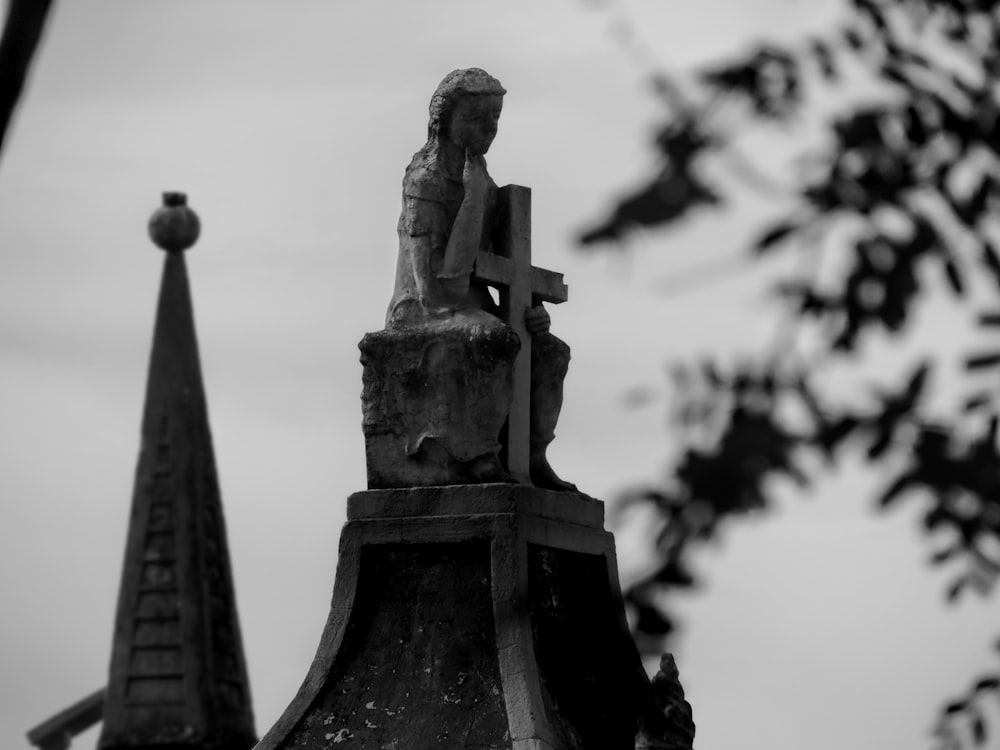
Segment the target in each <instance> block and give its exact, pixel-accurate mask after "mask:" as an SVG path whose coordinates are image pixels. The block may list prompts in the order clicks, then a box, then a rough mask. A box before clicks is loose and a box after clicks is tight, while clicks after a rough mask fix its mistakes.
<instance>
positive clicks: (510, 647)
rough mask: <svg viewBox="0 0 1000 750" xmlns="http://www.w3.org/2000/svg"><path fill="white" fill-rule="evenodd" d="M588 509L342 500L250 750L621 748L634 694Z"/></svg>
mask: <svg viewBox="0 0 1000 750" xmlns="http://www.w3.org/2000/svg"><path fill="white" fill-rule="evenodd" d="M603 516H604V506H603V503H601V502H600V501H598V500H594V499H593V498H590V497H587V496H586V495H582V494H577V493H565V492H560V493H556V492H550V491H546V490H539V489H536V488H531V487H524V486H519V485H513V484H480V485H457V486H450V487H424V488H411V489H406V490H392V489H387V490H369V491H366V492H359V493H356V494H354V495H352V496H351V498H350V500H349V504H348V522H347V524H346V525H345V527H344V530H343V533H342V536H341V542H340V563H339V568H338V570H337V579H336V584H335V586H334V593H333V603H332V606H331V609H330V615H329V619H328V621H327V624H326V628H325V630H324V631H323V635H322V638H321V642H320V645H319V649H318V651H317V653H316V657H315V660H314V661H313V664H312V666H311V668H310V670H309V673H308V674H307V676H306V679H305V681H304V683H303V685H302V687H301V689H300V690H299V692H298V694H297V695H296V697H295V699H294V700H293V701H292V703H291V705H289V707H288V708H287V709H286V711H285V712H284V714H283V715H282V716H281V718H280V719H279V720H278V722H277V724H275V726H274V727H273V728H272V729H271V731H270V732H268V733H267V735H266V736H265V737H264V738H263V739H262V740H261V742H260V743H259V744H258V745H257V750H277V748H331V747H337V748H345V749H348V748H371V749H375V748H399V749H400V750H403V749H404V748H406V749H407V750H423V749H425V748H426V749H427V750H430V748H470V749H471V748H476V749H477V750H483V749H485V748H506V749H509V750H563V749H568V748H586V749H588V750H591V749H592V750H625V749H626V748H628V749H629V750H631V749H632V748H634V747H635V746H636V733H637V728H638V727H639V726H640V724H642V725H643V726H645V725H646V721H645V720H644V718H643V717H642V716H641V715H643V714H644V713H646V712H648V707H649V706H650V705H652V701H651V699H650V686H649V681H648V679H647V678H646V675H645V673H644V672H643V670H642V666H641V664H640V660H639V657H638V655H637V653H636V651H635V647H634V645H633V643H632V641H631V639H630V637H629V635H628V631H627V628H626V624H625V620H624V613H623V610H622V606H621V601H620V594H619V588H618V575H617V570H616V562H615V552H614V541H613V538H612V536H611V534H609V533H608V532H606V531H604V528H603Z"/></svg>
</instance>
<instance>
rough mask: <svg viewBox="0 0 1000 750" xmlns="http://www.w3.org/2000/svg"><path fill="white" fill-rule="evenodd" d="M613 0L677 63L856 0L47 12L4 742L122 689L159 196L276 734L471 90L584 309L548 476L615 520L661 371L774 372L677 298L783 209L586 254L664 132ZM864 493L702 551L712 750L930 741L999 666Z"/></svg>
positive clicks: (17, 374)
mask: <svg viewBox="0 0 1000 750" xmlns="http://www.w3.org/2000/svg"><path fill="white" fill-rule="evenodd" d="M621 7H626V8H628V9H629V13H630V17H631V18H632V19H633V20H635V21H636V22H637V23H638V27H639V28H640V29H641V32H642V33H643V34H644V35H645V37H646V39H647V40H648V41H649V42H651V43H652V45H653V47H654V49H655V50H656V51H657V54H659V55H660V56H661V59H662V60H663V61H665V62H668V63H670V64H676V65H679V66H685V65H688V64H690V62H691V61H693V60H696V59H700V58H704V57H707V56H711V55H712V54H714V53H717V52H719V51H723V50H726V49H728V48H729V47H730V46H731V45H732V44H733V43H734V41H736V40H739V39H743V38H752V37H754V36H758V35H762V34H782V33H793V32H794V31H795V30H796V29H800V28H803V27H805V26H809V25H810V24H819V25H822V24H823V23H825V22H826V21H825V19H828V18H829V16H830V14H831V12H832V11H831V8H832V9H835V8H836V4H835V3H832V2H831V3H826V2H818V1H817V2H807V1H806V0H711V1H708V0H700V1H699V2H697V3H694V2H688V3H681V2H663V1H661V2H656V1H655V0H635V1H634V2H630V3H628V4H626V5H624V6H620V5H615V4H608V3H603V2H596V1H593V0H592V1H590V2H584V1H583V0H556V1H555V2H551V3H538V2H535V1H533V0H508V2H505V3H488V2H480V1H476V2H469V1H468V0H466V1H462V0H424V2H420V3H392V2H388V1H387V0H342V1H341V2H320V0H299V2H296V3H288V2H278V1H277V0H270V1H267V0H239V1H238V2H237V1H236V0H215V1H214V2H212V3H205V2H194V0H183V1H181V0H171V1H170V2H167V1H166V0H147V1H146V2H143V3H136V2H127V1H125V0H74V2H63V3H59V4H57V7H56V10H55V13H54V15H53V19H52V24H51V28H50V31H49V34H48V36H47V39H46V40H45V43H44V46H43V47H42V49H41V54H40V57H39V60H38V63H37V65H36V67H35V70H34V75H33V77H32V80H31V87H30V88H29V90H28V95H27V97H26V99H25V100H24V102H23V105H22V108H21V110H20V112H19V114H18V117H17V119H16V121H15V124H14V129H13V131H12V133H11V134H10V138H9V141H8V146H7V152H6V153H5V154H4V157H3V162H2V163H0V248H2V252H0V376H2V381H0V382H2V385H3V387H2V388H0V415H2V420H0V494H2V496H3V497H4V498H5V504H4V507H5V510H6V519H5V521H4V523H3V524H0V557H2V559H0V592H2V594H3V599H4V602H5V604H4V608H3V610H4V615H3V617H2V618H0V744H2V745H3V746H4V747H8V748H13V747H18V746H19V745H20V746H23V745H24V744H25V741H24V739H23V733H24V731H25V730H26V729H28V728H29V727H30V726H32V725H33V724H35V723H36V722H37V721H40V720H41V719H44V718H46V717H48V716H49V715H51V714H52V713H54V712H55V711H57V710H59V709H61V708H63V707H65V706H66V705H68V704H69V703H71V702H73V701H75V700H77V699H78V698H80V697H82V696H83V695H85V694H87V693H89V692H90V691H92V690H93V689H95V688H97V687H98V686H100V685H101V684H103V682H104V680H105V679H106V672H107V666H108V659H109V647H110V643H111V632H112V621H113V617H114V606H115V596H116V592H117V588H118V576H119V569H120V564H121V557H122V552H123V549H124V530H125V524H126V521H127V518H128V509H129V502H130V496H131V490H132V479H133V476H132V475H133V471H134V466H135V460H136V456H137V451H138V431H139V420H140V414H141V407H142V394H143V388H144V379H145V369H146V365H147V356H148V347H149V341H150V336H151V332H152V317H153V312H154V305H155V297H156V291H157V285H158V278H159V273H160V264H161V262H162V257H161V255H160V253H159V251H157V250H156V249H154V248H153V247H152V245H151V244H150V243H149V242H148V240H147V239H146V237H145V222H146V219H147V218H148V216H149V214H150V213H151V212H152V210H153V209H154V208H156V206H157V205H158V204H159V200H160V198H159V196H160V192H161V191H163V190H182V191H186V192H187V193H188V194H189V197H190V202H191V205H192V206H193V207H194V208H195V209H196V210H197V211H198V212H199V213H200V215H201V217H202V223H203V227H204V230H203V235H202V239H201V241H200V242H199V244H198V245H197V246H196V247H195V248H194V249H193V250H191V251H190V252H189V257H188V264H189V270H190V273H191V276H192V287H193V293H194V298H195V311H196V317H197V324H198V330H199V336H200V344H201V353H202V360H203V366H204V375H205V380H206V387H207V390H208V398H209V407H210V412H211V416H212V426H213V431H214V438H215V447H216V454H217V458H218V463H219V472H220V477H221V482H222V489H223V499H224V503H225V507H226V513H227V518H228V525H229V540H230V545H231V550H232V557H233V564H234V566H235V571H236V579H237V589H238V591H237V593H238V601H239V606H240V614H241V618H242V624H243V632H244V640H245V647H246V651H247V658H248V661H249V665H250V672H251V680H252V689H253V691H254V698H255V707H256V713H257V726H258V731H260V732H261V733H263V732H264V731H266V730H267V729H268V728H269V727H270V725H271V723H273V721H274V720H275V719H276V718H277V716H278V715H279V714H280V712H281V711H282V710H283V708H284V706H285V705H286V703H287V702H288V701H289V700H290V699H291V697H292V696H293V694H294V693H295V691H296V690H297V688H298V684H299V682H300V680H301V679H302V677H303V676H304V674H305V671H306V668H307V666H308V664H309V662H310V661H311V658H312V655H313V651H314V649H315V646H316V643H317V640H318V636H319V633H320V631H321V629H322V625H323V622H324V619H325V616H326V607H327V605H328V602H329V596H330V589H331V586H332V583H333V575H334V566H335V562H336V549H337V540H338V535H339V529H340V525H341V524H342V522H343V520H344V509H345V502H346V497H347V495H348V494H350V493H351V492H354V491H357V490H360V489H364V486H365V477H364V455H363V441H362V436H361V430H360V401H359V395H360V389H361V368H360V365H359V364H358V350H357V342H358V341H359V340H360V338H361V336H362V335H363V334H364V333H365V332H366V331H369V330H375V329H377V328H380V327H381V324H382V316H383V313H384V309H385V305H386V303H387V301H388V297H389V293H390V290H391V284H392V269H393V264H394V262H395V252H396V249H395V245H396V242H395V223H396V217H397V212H398V209H399V184H400V180H401V178H402V172H403V168H404V167H405V165H406V164H407V163H408V161H409V158H410V156H411V155H412V153H413V152H414V151H415V150H416V149H417V148H419V147H420V145H421V144H422V143H423V138H424V133H425V126H426V107H427V101H428V99H429V97H430V94H431V92H432V91H433V89H434V87H435V86H436V85H437V83H438V81H439V80H440V79H441V78H442V77H443V76H444V74H445V73H447V72H448V71H450V70H451V69H453V68H457V67H469V66H478V67H483V68H486V69H487V70H489V71H490V72H491V73H493V74H494V75H496V76H497V77H498V78H500V80H501V81H502V82H503V83H504V85H505V87H506V88H507V89H508V92H509V93H508V96H507V101H506V104H505V112H504V115H503V118H502V120H501V126H500V134H499V136H498V138H497V141H496V143H495V144H494V147H493V149H492V150H491V152H490V156H489V162H490V170H491V173H492V175H493V177H494V179H495V180H496V181H497V182H498V183H499V184H504V183H508V182H517V183H520V184H525V185H529V186H531V187H532V189H533V195H534V247H535V258H536V261H537V262H538V263H539V264H541V265H544V266H547V267H549V268H554V269H558V270H562V271H564V272H565V274H566V280H567V282H568V283H569V285H570V289H571V302H570V303H569V304H567V305H563V306H561V307H560V308H557V309H554V310H553V311H552V313H553V318H554V325H555V327H556V330H557V331H558V332H559V334H560V336H561V337H562V338H564V339H565V340H566V341H568V342H569V343H570V344H571V345H572V347H573V357H574V359H573V364H572V367H571V373H570V376H569V380H568V381H567V393H566V406H565V410H564V415H563V419H562V422H561V427H560V430H559V438H558V439H557V441H556V443H555V444H554V445H553V448H552V451H551V455H552V460H553V463H554V465H555V466H556V468H557V469H558V470H559V471H560V473H562V474H563V475H564V476H566V477H567V478H568V479H570V480H572V481H574V482H576V483H577V484H578V485H580V487H581V489H583V490H584V491H586V492H589V493H590V494H593V495H595V496H599V497H602V498H604V499H609V500H610V499H612V498H613V497H614V495H615V493H616V492H617V491H618V490H620V489H622V488H624V487H627V486H629V485H632V484H635V483H637V482H639V481H641V480H643V479H649V478H655V477H656V476H657V475H658V474H659V472H661V471H662V470H664V469H665V468H666V466H667V461H666V458H667V456H668V452H669V446H668V438H667V435H666V433H665V431H664V429H663V424H664V421H665V402H664V401H657V402H655V403H654V404H653V405H651V406H650V407H648V408H646V409H644V410H639V411H629V410H627V409H625V408H624V407H623V401H622V394H623V393H624V392H625V391H626V390H627V389H629V388H631V387H633V386H636V385H640V386H643V385H650V386H654V387H655V388H657V389H659V391H660V392H661V393H665V381H664V377H663V372H664V367H663V365H664V362H665V361H666V359H667V357H668V356H671V355H679V354H686V353H692V352H699V351H727V350H731V349H733V348H734V347H738V346H743V347H746V346H756V345H757V342H760V345H763V342H765V341H766V340H767V337H769V336H770V335H771V332H772V330H773V321H772V320H770V319H769V318H768V317H767V315H766V312H767V306H766V304H765V303H764V301H763V300H762V297H761V294H760V285H759V283H755V278H754V277H747V276H739V277H735V278H734V279H732V280H730V281H727V282H725V283H720V284H717V285H714V286H711V287H708V288H706V289H705V290H704V291H702V292H699V293H697V294H689V295H685V296H681V297H678V298H667V297H664V296H662V295H658V294H656V293H655V291H654V288H655V286H656V282H657V279H659V278H661V277H662V276H663V275H664V274H666V273H668V272H669V270H670V269H672V268H683V267H686V266H688V265H690V264H692V263H695V262H697V261H698V260H699V259H701V258H705V257H710V256H712V255H716V254H725V253H727V252H730V251H735V250H736V249H738V248H739V247H740V244H741V241H742V240H743V239H744V238H745V237H746V232H747V231H749V228H750V227H752V226H753V225H754V221H755V217H758V216H760V215H761V212H762V211H766V210H767V209H768V205H767V204H768V201H767V200H766V199H763V198H757V199H753V198H750V197H748V198H746V199H745V200H742V201H741V202H738V203H737V204H736V205H735V206H734V208H733V210H732V211H731V212H728V213H725V214H718V215H715V216H713V217H710V218H707V217H705V216H702V219H706V218H707V220H702V221H698V220H697V217H696V220H694V221H692V222H690V226H688V227H687V228H686V229H684V230H683V231H681V232H678V233H675V234H671V235H655V236H650V237H648V238H645V239H640V240H637V241H636V242H635V243H633V244H634V246H633V248H632V253H631V255H630V256H629V259H628V261H627V262H626V261H621V260H613V259H609V258H607V257H605V256H602V255H593V254H592V255H582V254H578V253H576V252H575V251H574V250H573V247H572V242H571V238H572V235H573V232H574V231H575V230H577V229H579V228H580V227H581V226H582V225H583V224H585V223H586V222H587V221H588V220H591V219H593V218H594V217H595V216H596V215H597V214H598V213H599V212H600V210H601V209H602V208H603V207H604V206H605V205H607V202H608V197H609V195H612V194H614V193H615V192H617V191H619V190H622V189H626V188H627V187H628V186H629V185H630V184H631V183H633V182H634V181H635V180H636V178H637V177H638V176H639V175H641V174H642V173H643V170H644V169H645V167H644V164H645V161H644V159H646V158H647V157H648V151H647V150H646V145H645V142H646V139H647V136H648V135H649V132H650V129H651V127H652V126H653V125H654V124H655V122H656V115H657V109H656V107H657V105H656V102H655V101H654V100H653V99H652V97H651V96H650V95H649V93H648V91H647V90H646V89H645V88H644V82H643V81H642V80H641V77H640V71H639V69H638V68H636V67H635V66H634V65H633V64H632V63H631V62H630V61H629V59H628V57H627V56H626V55H625V54H624V53H623V51H622V49H621V47H620V46H619V45H617V44H616V43H615V42H614V41H613V38H612V36H611V34H610V33H609V27H610V24H611V23H613V20H614V18H615V16H616V14H617V13H619V12H620V8H621ZM821 14H822V15H821ZM756 281H758V282H759V277H757V278H756ZM944 316H945V312H944V311H943V310H941V311H939V318H942V319H941V320H938V322H937V325H938V326H939V327H942V328H941V329H942V330H943V329H944V328H946V327H947V326H948V325H955V324H956V321H955V320H954V319H951V320H948V319H944ZM785 494H789V493H785ZM870 496H871V490H870V482H869V481H867V480H866V478H865V477H863V476H861V475H860V474H857V473H855V472H851V473H848V474H847V475H846V476H842V477H840V478H839V479H837V480H836V481H835V482H832V483H831V484H830V485H829V486H828V487H825V488H824V489H823V491H822V492H820V493H818V494H817V496H815V497H812V498H809V499H806V500H799V499H798V498H789V499H787V501H783V503H782V507H783V512H782V513H781V514H779V515H773V516H769V517H767V518H765V519H763V520H761V521H760V522H751V523H746V524H743V525H741V526H739V527H734V528H733V529H731V531H730V533H727V534H726V535H725V545H724V546H722V547H720V548H719V549H718V550H710V551H708V552H706V553H705V554H704V555H703V558H702V559H701V561H700V562H701V569H702V572H703V573H704V575H705V577H706V579H707V580H708V582H709V584H710V587H709V588H708V589H707V590H706V593H705V594H704V595H698V596H690V597H685V598H684V599H683V600H681V601H679V602H678V606H679V609H680V610H681V611H682V612H683V614H684V616H685V626H686V630H685V633H684V635H683V637H682V638H681V639H680V642H679V644H678V648H677V659H678V663H679V665H680V668H681V672H682V677H683V680H684V684H685V687H686V689H687V693H688V696H689V698H690V700H691V702H692V703H693V705H694V710H695V720H696V722H697V724H698V739H697V744H698V747H700V748H703V749H704V750H709V748H727V747H737V746H746V745H747V744H750V745H751V746H754V747H768V748H771V750H801V749H802V748H804V747H808V748H810V749H811V750H841V749H842V748H844V747H852V748H855V749H856V750H885V748H914V747H923V746H925V745H926V742H925V737H926V736H925V731H926V728H927V721H928V720H929V719H930V718H931V717H932V716H933V713H934V710H935V707H936V706H937V704H938V702H939V701H940V700H941V699H942V698H944V697H945V696H947V695H950V694H951V693H952V692H953V691H955V690H958V689H961V688H963V687H964V686H965V684H966V680H967V678H969V677H971V676H973V675H974V674H976V673H977V671H978V669H979V666H980V665H982V666H983V667H985V666H986V664H987V659H988V657H989V644H990V641H991V637H992V636H993V635H995V629H994V625H995V623H996V622H997V621H998V619H1000V618H998V617H997V615H998V614H1000V610H998V605H997V603H996V602H990V603H980V602H976V601H971V600H970V601H968V602H966V603H964V604H963V605H962V606H961V607H960V608H959V609H958V610H945V609H944V607H943V606H942V595H941V592H942V588H943V580H944V579H943V578H942V577H941V576H939V575H928V573H927V572H926V566H925V565H924V562H923V560H924V558H925V557H926V553H927V550H926V546H925V544H924V540H923V538H922V537H921V535H920V534H919V533H917V531H916V527H915V519H916V515H915V514H914V513H913V512H908V511H904V512H901V513H898V514H897V515H896V516H895V517H892V518H888V519H880V518H875V517H874V516H873V515H872V514H870V513H869V511H868V507H867V501H868V499H869V498H870ZM917 505H918V504H917V503H913V506H914V508H913V510H915V509H916V506H917ZM619 546H620V548H621V549H620V558H621V567H622V569H623V572H624V573H625V574H629V573H630V572H634V570H635V567H636V565H638V564H640V563H641V560H639V559H638V558H637V557H636V555H635V554H634V553H633V552H632V550H631V548H630V547H629V545H628V544H627V539H626V538H624V537H623V538H621V540H620V542H619ZM94 739H95V735H94V734H93V733H91V734H89V735H88V736H86V737H85V738H83V742H82V743H81V745H80V746H92V744H93V742H94Z"/></svg>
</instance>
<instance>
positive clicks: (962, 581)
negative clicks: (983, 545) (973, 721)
mask: <svg viewBox="0 0 1000 750" xmlns="http://www.w3.org/2000/svg"><path fill="white" fill-rule="evenodd" d="M968 582H969V579H968V578H966V577H965V576H962V577H961V578H958V579H956V580H955V581H953V582H952V584H951V585H950V586H949V587H948V593H947V594H945V597H946V598H947V600H948V603H949V604H954V603H955V602H957V601H958V597H959V595H961V593H962V590H963V589H964V588H965V585H966V584H967V583H968ZM953 705H954V704H953ZM962 707H963V708H964V707H965V706H964V704H963V706H962Z"/></svg>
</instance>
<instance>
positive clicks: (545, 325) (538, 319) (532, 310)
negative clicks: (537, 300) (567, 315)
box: [524, 305, 552, 336]
mask: <svg viewBox="0 0 1000 750" xmlns="http://www.w3.org/2000/svg"><path fill="white" fill-rule="evenodd" d="M524 327H525V328H527V329H528V333H530V334H531V335H532V336H534V335H536V334H539V333H548V332H549V328H551V327H552V318H550V317H549V312H548V310H546V309H545V308H544V307H542V306H541V305H538V307H529V308H528V309H527V310H525V311H524Z"/></svg>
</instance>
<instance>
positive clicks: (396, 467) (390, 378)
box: [359, 313, 520, 488]
mask: <svg viewBox="0 0 1000 750" xmlns="http://www.w3.org/2000/svg"><path fill="white" fill-rule="evenodd" d="M359 347H360V349H361V363H362V365H364V376H363V382H364V389H363V391H362V395H361V404H362V412H363V420H362V427H363V430H364V435H365V457H366V461H367V465H368V486H369V487H372V488H390V487H418V486H431V485H443V484H462V483H466V482H469V483H479V482H499V481H504V480H506V479H507V470H506V469H505V468H504V467H503V465H502V464H501V462H500V441H499V438H500V430H501V429H502V427H503V424H504V421H505V420H506V419H507V414H508V411H509V410H510V404H511V389H512V380H511V378H512V367H513V362H514V357H515V356H516V354H517V352H518V349H519V347H520V342H519V340H518V337H517V335H516V334H515V333H514V332H513V331H512V330H511V329H510V328H509V327H507V326H506V325H504V324H503V323H502V322H501V321H500V320H498V319H497V318H494V317H492V316H490V315H488V314H486V313H480V314H479V315H478V317H476V318H475V319H472V320H468V319H466V318H465V317H463V316H461V315H456V316H455V317H454V318H453V319H452V320H449V321H446V322H442V323H441V324H439V325H436V326H433V327H424V328H406V329H400V330H385V331H378V332H375V333H369V334H366V335H365V337H364V338H363V339H362V340H361V343H360V344H359Z"/></svg>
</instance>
